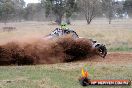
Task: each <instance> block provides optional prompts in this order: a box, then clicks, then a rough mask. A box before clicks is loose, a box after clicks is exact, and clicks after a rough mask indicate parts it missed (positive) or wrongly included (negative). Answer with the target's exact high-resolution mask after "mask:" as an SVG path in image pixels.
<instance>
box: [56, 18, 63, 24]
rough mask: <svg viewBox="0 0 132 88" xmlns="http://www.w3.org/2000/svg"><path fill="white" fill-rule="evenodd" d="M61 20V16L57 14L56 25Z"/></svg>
mask: <svg viewBox="0 0 132 88" xmlns="http://www.w3.org/2000/svg"><path fill="white" fill-rule="evenodd" d="M61 21H62V16H57V17H56V21H55V22H57V23H58V25H60V24H61Z"/></svg>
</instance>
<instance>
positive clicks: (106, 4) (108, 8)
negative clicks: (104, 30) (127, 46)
mask: <svg viewBox="0 0 132 88" xmlns="http://www.w3.org/2000/svg"><path fill="white" fill-rule="evenodd" d="M102 10H103V11H102V12H103V13H104V14H105V16H106V18H108V20H109V24H111V21H112V19H113V18H114V16H115V11H116V10H115V0H102Z"/></svg>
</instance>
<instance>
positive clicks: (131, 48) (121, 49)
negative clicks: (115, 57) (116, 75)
mask: <svg viewBox="0 0 132 88" xmlns="http://www.w3.org/2000/svg"><path fill="white" fill-rule="evenodd" d="M108 51H112V52H118V51H128V52H132V47H128V46H124V45H122V46H118V47H114V46H113V47H111V48H108Z"/></svg>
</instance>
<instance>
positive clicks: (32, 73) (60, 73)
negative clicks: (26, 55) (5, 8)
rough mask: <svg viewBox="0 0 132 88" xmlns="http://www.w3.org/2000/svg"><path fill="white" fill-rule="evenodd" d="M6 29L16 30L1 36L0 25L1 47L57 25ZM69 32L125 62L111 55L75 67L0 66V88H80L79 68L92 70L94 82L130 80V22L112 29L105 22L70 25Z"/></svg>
mask: <svg viewBox="0 0 132 88" xmlns="http://www.w3.org/2000/svg"><path fill="white" fill-rule="evenodd" d="M7 26H13V27H16V30H14V31H11V32H3V29H2V28H3V27H4V24H2V23H0V44H1V45H2V44H5V43H7V42H10V41H19V42H24V41H26V42H30V41H33V40H34V39H38V38H42V37H44V36H45V35H47V34H49V33H50V32H51V31H52V30H53V29H55V28H56V27H58V26H57V25H51V24H50V23H49V22H21V23H8V24H7ZM69 28H71V29H74V30H75V31H76V32H77V33H78V34H79V36H81V37H85V38H92V39H94V40H97V41H99V42H101V43H104V44H106V46H107V48H108V53H109V52H115V51H116V52H121V51H123V53H129V54H128V58H127V57H125V56H124V57H123V56H121V55H119V56H118V57H117V55H114V56H113V57H110V58H109V59H110V60H106V61H104V60H101V61H77V62H74V63H60V64H52V65H51V64H49V65H35V66H1V67H0V88H83V87H82V86H81V85H80V84H79V82H78V78H79V77H80V76H81V68H82V67H83V66H84V65H85V64H88V65H90V64H92V65H93V66H94V68H95V76H94V79H130V80H132V62H131V61H132V53H131V51H132V20H131V19H129V20H114V21H113V23H112V24H111V25H109V24H108V22H107V21H105V20H96V21H94V22H93V23H92V24H91V25H86V23H85V21H74V22H72V25H69ZM129 55H131V56H129ZM111 58H112V59H111ZM117 58H118V59H117ZM120 58H121V59H122V60H120ZM106 59H108V58H106ZM124 59H126V60H124ZM128 59H129V60H128ZM111 60H113V61H114V62H112V61H111ZM127 60H128V61H127ZM86 88H132V86H89V87H86Z"/></svg>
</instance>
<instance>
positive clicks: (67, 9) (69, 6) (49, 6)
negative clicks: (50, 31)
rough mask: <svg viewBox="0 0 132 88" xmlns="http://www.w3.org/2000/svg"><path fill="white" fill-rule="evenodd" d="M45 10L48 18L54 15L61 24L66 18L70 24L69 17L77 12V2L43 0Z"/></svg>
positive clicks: (73, 0) (71, 0) (74, 0)
mask: <svg viewBox="0 0 132 88" xmlns="http://www.w3.org/2000/svg"><path fill="white" fill-rule="evenodd" d="M41 4H42V6H43V7H44V8H45V13H46V16H49V15H50V14H54V15H55V17H56V22H57V23H58V24H61V22H62V18H63V17H64V16H66V19H67V23H70V21H69V17H71V15H72V14H73V13H74V12H75V11H76V7H77V4H76V0H41Z"/></svg>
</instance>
